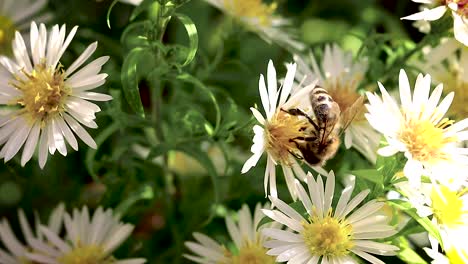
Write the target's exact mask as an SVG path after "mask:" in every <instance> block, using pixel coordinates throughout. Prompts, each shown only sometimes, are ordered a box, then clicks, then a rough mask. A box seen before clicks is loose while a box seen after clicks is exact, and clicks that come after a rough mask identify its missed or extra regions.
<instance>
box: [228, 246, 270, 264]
mask: <svg viewBox="0 0 468 264" xmlns="http://www.w3.org/2000/svg"><path fill="white" fill-rule="evenodd" d="M229 263H232V264H273V263H276V262H275V258H274V257H272V256H269V255H267V254H266V249H265V248H264V247H263V246H261V245H259V244H254V243H249V244H247V245H245V246H244V247H242V248H241V249H239V254H238V255H237V256H232V262H229Z"/></svg>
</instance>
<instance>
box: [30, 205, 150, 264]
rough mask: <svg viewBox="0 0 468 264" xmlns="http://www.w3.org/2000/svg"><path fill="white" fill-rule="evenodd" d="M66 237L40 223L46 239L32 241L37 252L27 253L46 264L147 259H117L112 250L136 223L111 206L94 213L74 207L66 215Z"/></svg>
mask: <svg viewBox="0 0 468 264" xmlns="http://www.w3.org/2000/svg"><path fill="white" fill-rule="evenodd" d="M63 219H64V225H65V231H66V233H65V237H66V239H62V238H60V237H59V235H58V234H57V233H54V232H53V230H51V229H50V228H48V227H45V226H40V231H41V232H42V233H43V234H44V236H45V237H46V239H47V241H45V242H44V241H39V240H33V241H32V243H31V244H32V247H33V249H34V251H33V252H32V253H28V254H27V256H28V258H30V259H31V260H33V261H36V262H38V263H45V264H82V263H102V264H110V263H112V264H141V263H145V262H146V260H145V259H141V258H134V259H125V260H116V259H115V258H114V257H113V256H112V252H113V251H114V250H115V249H117V248H118V247H119V246H120V245H121V244H122V243H123V242H124V241H125V240H126V239H127V238H128V237H129V236H130V234H131V233H132V231H133V225H131V224H124V223H122V222H120V220H119V216H115V215H113V212H112V209H107V210H106V211H104V210H103V209H102V207H99V208H98V209H97V210H96V211H95V212H94V214H93V215H92V216H90V215H89V211H88V208H86V207H83V209H82V210H81V211H79V210H78V209H74V211H73V215H70V214H68V213H66V214H65V215H64V218H63Z"/></svg>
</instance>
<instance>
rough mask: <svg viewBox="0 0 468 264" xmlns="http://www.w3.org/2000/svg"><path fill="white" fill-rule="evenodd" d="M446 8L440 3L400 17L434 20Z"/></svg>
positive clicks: (439, 16) (443, 12) (440, 15)
mask: <svg viewBox="0 0 468 264" xmlns="http://www.w3.org/2000/svg"><path fill="white" fill-rule="evenodd" d="M446 10H447V7H446V6H445V5H442V6H438V7H436V8H433V9H425V10H423V11H421V12H418V13H415V14H412V15H409V16H406V17H402V18H401V19H407V20H427V21H434V20H437V19H439V18H441V17H442V16H443V15H444V14H445V11H446Z"/></svg>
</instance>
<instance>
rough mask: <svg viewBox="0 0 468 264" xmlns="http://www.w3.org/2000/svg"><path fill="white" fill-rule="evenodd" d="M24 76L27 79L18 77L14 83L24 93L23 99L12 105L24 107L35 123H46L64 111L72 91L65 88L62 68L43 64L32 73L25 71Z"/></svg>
mask: <svg viewBox="0 0 468 264" xmlns="http://www.w3.org/2000/svg"><path fill="white" fill-rule="evenodd" d="M23 74H24V75H25V77H23V76H21V77H20V76H16V81H15V82H13V83H12V85H13V86H14V87H16V88H17V89H18V90H20V91H21V92H22V97H20V98H18V99H17V100H15V101H13V102H11V103H10V104H12V105H20V106H22V107H23V111H24V112H25V113H27V116H28V117H29V118H30V119H31V121H33V122H34V121H38V120H39V121H42V122H46V121H47V120H48V119H50V118H52V117H54V116H55V115H57V114H60V113H62V112H63V111H64V103H65V99H66V97H67V96H68V95H69V94H70V92H71V89H70V88H69V87H66V86H65V80H64V79H65V73H64V72H63V71H62V70H61V69H60V68H58V69H52V68H50V67H48V66H46V65H45V63H41V64H38V65H36V66H35V68H34V70H33V71H32V73H30V74H29V73H26V72H24V71H23ZM21 75H22V74H21Z"/></svg>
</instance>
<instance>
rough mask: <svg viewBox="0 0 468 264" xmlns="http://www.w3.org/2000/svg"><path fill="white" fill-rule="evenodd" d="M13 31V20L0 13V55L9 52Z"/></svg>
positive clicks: (8, 53)
mask: <svg viewBox="0 0 468 264" xmlns="http://www.w3.org/2000/svg"><path fill="white" fill-rule="evenodd" d="M15 31H16V28H15V25H14V24H13V21H11V20H10V19H8V18H7V17H4V16H1V15H0V55H2V54H3V55H10V54H11V41H12V40H13V38H14V36H15Z"/></svg>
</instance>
